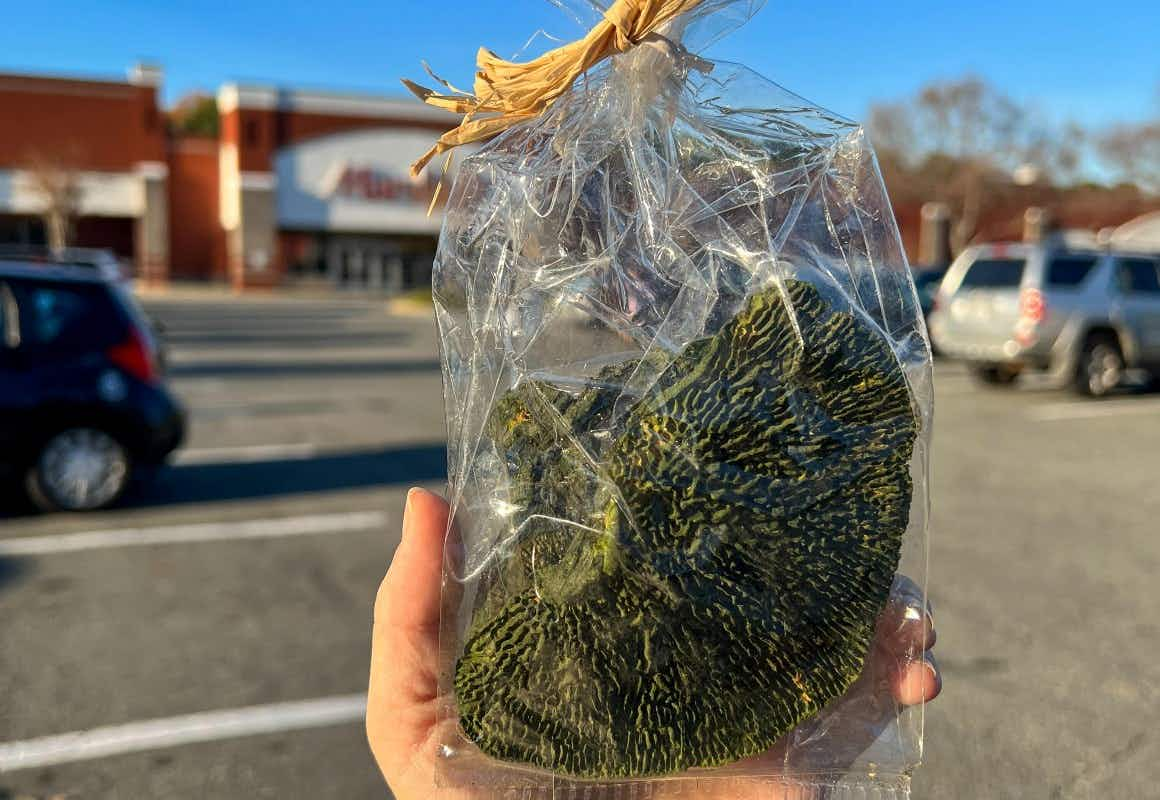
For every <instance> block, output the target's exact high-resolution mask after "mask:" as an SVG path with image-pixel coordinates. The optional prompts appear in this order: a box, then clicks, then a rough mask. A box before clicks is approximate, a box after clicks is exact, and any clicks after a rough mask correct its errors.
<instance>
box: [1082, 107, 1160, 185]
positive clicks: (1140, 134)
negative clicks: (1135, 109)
mask: <svg viewBox="0 0 1160 800" xmlns="http://www.w3.org/2000/svg"><path fill="white" fill-rule="evenodd" d="M1097 148H1098V151H1099V154H1100V156H1101V157H1102V158H1103V160H1104V161H1105V162H1107V164H1108V165H1109V166H1111V167H1112V169H1114V170H1115V171H1116V173H1117V174H1118V175H1119V177H1120V179H1121V180H1122V181H1123V182H1124V183H1134V184H1136V185H1137V186H1139V187H1140V188H1141V189H1144V190H1145V191H1147V192H1152V193H1154V194H1160V120H1157V121H1154V122H1144V123H1140V124H1137V125H1117V126H1115V127H1113V128H1111V129H1110V130H1108V131H1107V132H1105V133H1104V134H1103V135H1101V136H1100V137H1099V139H1098V142H1097Z"/></svg>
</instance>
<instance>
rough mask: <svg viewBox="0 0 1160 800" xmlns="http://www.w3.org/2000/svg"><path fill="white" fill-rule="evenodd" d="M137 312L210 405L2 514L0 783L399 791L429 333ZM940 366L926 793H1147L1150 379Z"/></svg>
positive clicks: (198, 400)
mask: <svg viewBox="0 0 1160 800" xmlns="http://www.w3.org/2000/svg"><path fill="white" fill-rule="evenodd" d="M148 305H149V308H150V311H151V312H153V313H154V314H156V315H157V316H158V317H159V318H160V319H162V320H163V322H164V324H165V326H166V329H167V331H168V334H167V336H168V340H169V341H170V347H171V352H170V374H171V375H172V379H173V385H174V387H175V389H176V390H177V392H178V394H179V395H180V396H181V397H182V398H183V399H184V400H185V401H186V403H187V404H188V405H189V408H190V412H191V425H190V438H189V441H188V442H187V445H186V447H185V449H184V450H183V451H182V452H181V453H180V454H179V457H178V458H177V459H176V461H175V463H174V465H173V466H172V467H171V468H170V469H169V470H168V471H167V472H166V473H165V474H164V475H163V477H162V478H161V480H160V481H159V483H158V484H157V485H156V486H154V487H152V488H151V489H150V490H149V491H148V492H143V493H140V494H138V495H136V496H134V497H132V498H130V499H129V500H128V501H127V502H126V503H125V504H124V505H122V506H121V507H120V508H117V509H113V510H109V511H105V512H99V513H92V514H85V515H55V516H48V517H45V516H26V515H19V514H16V513H15V512H12V513H10V514H9V516H7V517H5V518H3V519H2V520H0V798H3V799H4V800H14V799H15V798H21V800H23V799H24V798H49V797H53V798H60V797H65V798H86V800H87V799H88V798H189V797H222V798H251V797H274V798H312V799H314V798H317V799H319V800H321V799H322V798H336V799H337V798H341V800H354V798H381V797H384V796H386V792H385V789H384V788H383V785H382V782H381V779H380V778H379V776H378V775H377V772H376V770H375V768H374V766H373V764H372V762H371V760H370V756H369V753H368V752H367V750H366V747H365V743H364V741H363V735H362V726H361V699H360V698H361V693H362V692H363V691H364V689H365V685H366V677H367V676H366V669H367V663H368V658H369V642H368V635H369V628H370V611H371V604H372V602H373V597H374V591H375V588H376V586H377V584H378V582H379V580H380V579H381V577H382V574H383V572H384V571H385V569H386V566H387V563H388V561H389V559H390V555H391V553H392V551H393V548H394V545H395V543H396V541H397V536H398V529H399V520H400V515H401V511H402V502H403V496H404V493H405V490H406V488H407V487H408V486H410V485H412V484H416V483H418V484H425V485H428V486H430V487H432V488H436V489H438V488H440V486H441V484H442V476H443V474H444V455H443V448H444V438H445V434H444V422H443V406H442V396H441V388H440V377H439V371H438V362H437V352H436V347H435V337H434V330H433V326H432V324H431V322H430V320H429V319H427V318H425V317H422V316H416V317H410V316H397V315H392V314H389V313H388V312H387V311H386V310H385V309H384V307H383V305H382V304H381V303H373V302H369V301H361V300H335V299H326V300H310V299H291V298H280V297H270V298H264V299H257V300H250V299H238V298H226V297H221V298H216V297H212V296H210V297H201V298H185V299H181V298H170V299H158V300H152V301H150V302H149V303H148ZM935 386H936V398H937V406H936V423H935V424H936V428H935V445H934V447H935V454H934V476H933V481H934V483H933V487H934V489H933V497H932V499H933V504H934V512H933V522H932V531H931V543H932V551H931V581H932V598H933V602H934V606H935V611H936V616H937V620H938V626H939V645H938V648H937V651H936V652H937V653H938V655H939V658H940V661H941V665H942V667H943V669H944V671H945V676H946V678H945V687H946V688H945V692H944V695H943V697H942V698H940V699H939V700H938V701H937V702H936V703H934V704H933V705H932V706H930V708H929V709H928V716H927V735H928V744H927V765H926V766H925V767H924V768H923V769H922V770H920V772H919V773H918V776H917V778H916V786H915V795H916V797H925V798H974V797H980V798H981V797H988V798H1005V797H1011V798H1015V797H1020V798H1036V797H1043V798H1052V797H1060V798H1069V797H1077V798H1078V797H1087V796H1095V795H1098V794H1100V787H1101V786H1104V785H1108V784H1107V781H1108V780H1109V778H1110V777H1112V776H1113V775H1114V777H1115V779H1116V787H1117V794H1121V795H1123V796H1139V797H1144V796H1149V794H1150V793H1151V792H1152V791H1153V790H1154V785H1155V781H1156V780H1157V779H1158V778H1160V775H1158V773H1157V768H1156V766H1155V765H1156V764H1157V763H1158V762H1160V749H1158V747H1160V745H1158V744H1157V742H1158V740H1157V739H1156V737H1155V735H1154V733H1153V732H1152V731H1151V720H1150V716H1149V714H1148V713H1146V712H1145V709H1151V708H1155V707H1157V704H1158V702H1160V695H1158V691H1160V690H1158V687H1160V667H1158V666H1157V665H1158V664H1160V659H1158V658H1157V655H1158V654H1157V648H1156V645H1155V642H1156V641H1157V637H1158V635H1160V629H1158V628H1157V623H1156V620H1155V616H1156V615H1155V613H1154V612H1155V610H1156V603H1155V598H1156V593H1155V588H1154V576H1155V575H1156V574H1157V571H1158V570H1160V546H1158V545H1157V540H1156V532H1157V530H1158V527H1157V526H1158V523H1157V520H1158V519H1160V492H1157V478H1158V476H1160V394H1146V393H1126V394H1124V395H1121V396H1118V397H1116V398H1113V399H1109V400H1105V401H1100V402H1093V401H1084V400H1080V399H1078V398H1073V397H1072V396H1071V395H1069V394H1067V393H1064V392H1061V391H1058V390H1056V389H1054V388H1051V387H1050V386H1047V385H1044V384H1043V383H1042V382H1031V385H1030V386H1022V387H1015V388H1011V389H982V388H980V387H979V386H978V385H977V384H976V383H975V382H974V381H973V380H972V378H971V376H970V375H969V374H967V372H966V371H965V370H963V369H962V368H961V367H958V366H956V365H953V364H945V363H940V364H939V365H938V366H937V368H936V380H935ZM1028 787H1031V788H1030V789H1029V788H1028ZM1133 790H1134V791H1133Z"/></svg>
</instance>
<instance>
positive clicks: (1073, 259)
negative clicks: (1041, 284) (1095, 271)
mask: <svg viewBox="0 0 1160 800" xmlns="http://www.w3.org/2000/svg"><path fill="white" fill-rule="evenodd" d="M1096 260H1097V259H1096V257H1095V256H1056V257H1054V258H1053V259H1051V261H1050V262H1049V263H1048V265H1047V285H1048V286H1079V285H1080V284H1081V283H1083V282H1084V279H1086V278H1087V276H1088V273H1090V272H1091V271H1092V267H1094V266H1095V265H1096Z"/></svg>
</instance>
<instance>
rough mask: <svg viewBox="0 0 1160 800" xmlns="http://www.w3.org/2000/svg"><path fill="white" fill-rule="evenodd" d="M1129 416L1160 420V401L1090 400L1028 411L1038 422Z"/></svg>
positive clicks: (1031, 417)
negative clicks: (1144, 416) (1144, 415)
mask: <svg viewBox="0 0 1160 800" xmlns="http://www.w3.org/2000/svg"><path fill="white" fill-rule="evenodd" d="M1129 414H1151V415H1153V416H1155V417H1156V419H1157V420H1160V400H1150V399H1131V400H1103V401H1095V400H1088V401H1085V402H1079V403H1048V404H1044V405H1041V406H1035V407H1033V408H1030V409H1028V410H1027V416H1028V418H1030V419H1032V420H1034V421H1036V422H1061V421H1063V420H1071V419H1097V418H1099V417H1118V416H1123V415H1129Z"/></svg>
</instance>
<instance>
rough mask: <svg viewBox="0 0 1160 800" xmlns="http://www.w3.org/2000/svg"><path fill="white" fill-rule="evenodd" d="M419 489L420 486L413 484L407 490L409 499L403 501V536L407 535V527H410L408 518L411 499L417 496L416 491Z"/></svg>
mask: <svg viewBox="0 0 1160 800" xmlns="http://www.w3.org/2000/svg"><path fill="white" fill-rule="evenodd" d="M417 491H419V487H418V486H412V487H411V488H410V489H408V490H407V499H406V500H405V501H403V538H404V539H405V538H406V537H407V529H408V528H409V527H410V526H409V525H408V524H407V518H408V517H409V516H410V515H411V500H412V499H413V498H414V497H415V492H417Z"/></svg>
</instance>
